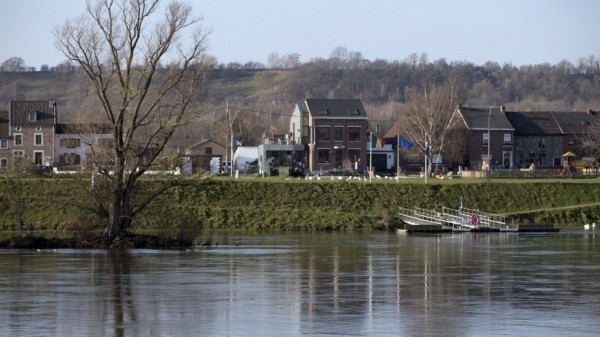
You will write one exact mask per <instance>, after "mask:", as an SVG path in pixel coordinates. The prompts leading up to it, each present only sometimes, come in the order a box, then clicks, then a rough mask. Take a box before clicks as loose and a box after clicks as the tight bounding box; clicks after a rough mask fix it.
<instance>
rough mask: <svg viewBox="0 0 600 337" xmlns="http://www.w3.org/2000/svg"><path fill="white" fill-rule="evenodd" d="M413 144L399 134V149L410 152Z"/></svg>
mask: <svg viewBox="0 0 600 337" xmlns="http://www.w3.org/2000/svg"><path fill="white" fill-rule="evenodd" d="M413 145H414V144H413V143H411V142H410V141H409V140H408V139H406V138H404V137H402V136H400V134H398V148H399V149H407V150H409V149H410V148H411V147H413Z"/></svg>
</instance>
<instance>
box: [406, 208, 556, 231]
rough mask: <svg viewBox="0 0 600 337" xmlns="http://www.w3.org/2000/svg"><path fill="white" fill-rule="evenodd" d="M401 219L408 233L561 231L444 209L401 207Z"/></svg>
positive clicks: (461, 210) (552, 227) (475, 213)
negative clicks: (513, 223) (514, 223)
mask: <svg viewBox="0 0 600 337" xmlns="http://www.w3.org/2000/svg"><path fill="white" fill-rule="evenodd" d="M398 216H399V217H400V219H401V220H402V221H403V222H404V223H405V231H406V232H408V233H415V232H418V233H447V232H557V231H559V229H557V228H554V226H553V225H551V224H521V225H518V226H511V225H507V224H506V218H505V217H504V216H502V215H498V214H493V213H487V212H483V211H480V210H478V209H468V208H460V209H453V208H448V207H442V211H441V212H438V211H433V210H428V209H423V208H419V207H415V208H413V209H408V208H403V207H400V208H399V212H398Z"/></svg>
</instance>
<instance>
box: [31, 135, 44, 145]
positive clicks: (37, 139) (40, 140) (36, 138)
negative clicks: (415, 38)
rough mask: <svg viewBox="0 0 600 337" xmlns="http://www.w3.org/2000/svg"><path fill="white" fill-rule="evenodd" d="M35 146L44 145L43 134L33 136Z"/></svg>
mask: <svg viewBox="0 0 600 337" xmlns="http://www.w3.org/2000/svg"><path fill="white" fill-rule="evenodd" d="M33 145H37V146H41V145H44V137H43V135H42V134H41V133H36V134H34V135H33Z"/></svg>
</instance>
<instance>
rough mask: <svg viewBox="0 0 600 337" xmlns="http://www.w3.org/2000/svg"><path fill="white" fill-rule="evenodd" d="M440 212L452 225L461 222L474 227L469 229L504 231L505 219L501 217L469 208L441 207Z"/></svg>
mask: <svg viewBox="0 0 600 337" xmlns="http://www.w3.org/2000/svg"><path fill="white" fill-rule="evenodd" d="M442 212H443V213H444V214H446V215H447V218H448V219H449V220H451V221H452V222H453V223H455V221H462V222H466V223H468V226H475V227H471V228H479V227H485V228H494V229H501V230H502V229H506V228H508V227H507V226H506V217H505V216H503V215H498V214H493V213H488V212H483V211H480V210H478V209H469V208H464V207H463V208H459V209H454V208H449V207H442Z"/></svg>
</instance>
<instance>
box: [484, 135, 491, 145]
mask: <svg viewBox="0 0 600 337" xmlns="http://www.w3.org/2000/svg"><path fill="white" fill-rule="evenodd" d="M489 141H490V134H489V133H487V132H486V133H484V134H483V145H488V143H489Z"/></svg>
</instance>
